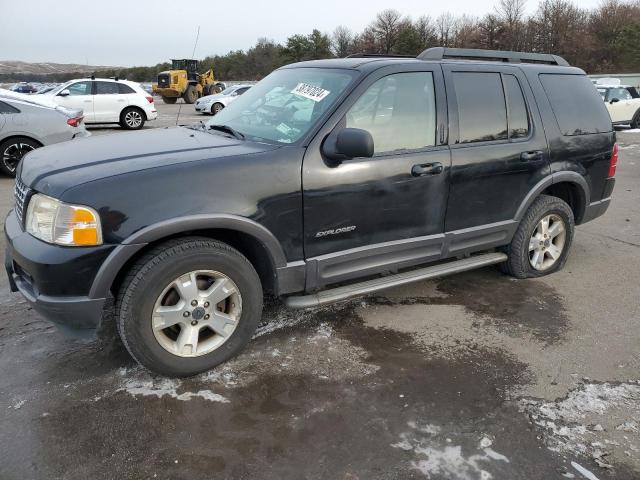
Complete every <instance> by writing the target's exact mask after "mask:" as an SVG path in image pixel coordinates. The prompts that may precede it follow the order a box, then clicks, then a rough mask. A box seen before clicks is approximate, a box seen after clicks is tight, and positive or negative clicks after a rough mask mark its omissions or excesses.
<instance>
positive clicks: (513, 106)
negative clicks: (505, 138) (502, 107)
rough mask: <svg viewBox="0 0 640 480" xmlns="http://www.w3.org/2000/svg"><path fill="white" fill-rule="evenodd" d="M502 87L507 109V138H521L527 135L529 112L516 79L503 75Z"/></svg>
mask: <svg viewBox="0 0 640 480" xmlns="http://www.w3.org/2000/svg"><path fill="white" fill-rule="evenodd" d="M502 78H503V79H504V88H505V93H506V97H507V109H508V111H509V138H523V137H527V136H528V135H529V114H528V113H527V107H526V105H525V103H524V95H523V94H522V88H521V87H520V83H519V82H518V79H517V78H516V77H514V76H513V75H504V76H503V77H502Z"/></svg>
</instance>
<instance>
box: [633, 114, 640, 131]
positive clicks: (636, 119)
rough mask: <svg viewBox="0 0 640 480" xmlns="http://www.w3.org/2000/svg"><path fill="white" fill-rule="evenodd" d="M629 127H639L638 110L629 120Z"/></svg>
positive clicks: (639, 117) (639, 116) (639, 115)
mask: <svg viewBox="0 0 640 480" xmlns="http://www.w3.org/2000/svg"><path fill="white" fill-rule="evenodd" d="M631 128H640V110H638V111H637V112H636V114H635V115H634V116H633V120H631Z"/></svg>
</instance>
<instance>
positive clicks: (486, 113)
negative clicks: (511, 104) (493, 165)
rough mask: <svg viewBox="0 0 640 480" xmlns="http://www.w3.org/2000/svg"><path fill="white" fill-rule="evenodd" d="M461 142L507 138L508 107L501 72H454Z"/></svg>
mask: <svg viewBox="0 0 640 480" xmlns="http://www.w3.org/2000/svg"><path fill="white" fill-rule="evenodd" d="M453 84H454V87H455V89H456V99H457V101H458V118H459V122H460V143H470V142H487V141H491V140H506V139H507V108H506V106H505V102H504V91H503V88H502V79H501V78H500V74H499V73H486V72H453Z"/></svg>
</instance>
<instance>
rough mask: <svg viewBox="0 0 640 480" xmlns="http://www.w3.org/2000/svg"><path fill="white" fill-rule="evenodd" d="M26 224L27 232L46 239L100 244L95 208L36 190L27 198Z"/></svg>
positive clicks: (56, 242)
mask: <svg viewBox="0 0 640 480" xmlns="http://www.w3.org/2000/svg"><path fill="white" fill-rule="evenodd" d="M25 224H26V229H27V232H29V233H30V234H31V235H33V236H34V237H36V238H39V239H40V240H43V241H45V242H48V243H55V244H57V245H65V246H77V247H86V246H94V245H101V244H102V230H101V227H100V218H99V217H98V213H97V212H96V211H95V210H93V209H92V208H90V207H84V206H80V205H68V204H66V203H62V202H60V201H59V200H56V199H54V198H51V197H48V196H46V195H42V194H39V193H38V194H36V195H34V196H33V197H31V200H30V201H29V207H28V208H27V218H26V222H25Z"/></svg>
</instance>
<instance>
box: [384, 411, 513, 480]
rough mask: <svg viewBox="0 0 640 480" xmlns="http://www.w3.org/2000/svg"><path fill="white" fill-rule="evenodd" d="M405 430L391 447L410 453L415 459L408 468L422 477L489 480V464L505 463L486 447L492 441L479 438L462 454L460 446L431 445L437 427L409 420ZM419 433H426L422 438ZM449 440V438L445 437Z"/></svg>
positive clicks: (503, 459)
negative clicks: (471, 450)
mask: <svg viewBox="0 0 640 480" xmlns="http://www.w3.org/2000/svg"><path fill="white" fill-rule="evenodd" d="M407 425H408V426H409V427H410V428H411V431H409V432H403V433H401V434H400V441H399V442H396V443H393V444H391V446H392V447H393V448H397V449H400V450H404V451H405V452H412V453H413V455H414V456H415V459H414V460H412V461H411V467H412V468H414V469H415V470H418V471H419V472H420V473H422V474H423V475H424V476H425V477H426V478H440V477H441V476H442V477H444V478H455V479H459V480H490V479H492V478H493V475H492V474H491V473H490V472H489V471H488V470H487V468H489V466H490V464H491V463H494V462H502V463H509V459H508V458H507V457H506V456H504V455H502V454H501V453H498V452H496V451H495V450H493V449H492V448H489V447H490V446H491V445H492V444H493V441H492V440H491V439H489V438H488V437H486V436H485V437H483V438H482V439H481V440H480V442H479V444H478V447H477V451H476V452H475V453H473V454H472V455H469V456H465V455H464V454H463V450H462V446H460V445H445V446H444V447H443V448H442V447H440V446H436V445H433V443H434V441H435V438H434V437H435V436H436V435H438V434H439V433H440V431H441V428H440V426H438V425H433V424H425V425H420V424H418V423H417V422H414V421H410V422H407ZM421 434H427V435H428V437H425V436H423V435H421ZM446 442H447V443H451V439H449V438H447V439H446Z"/></svg>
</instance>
